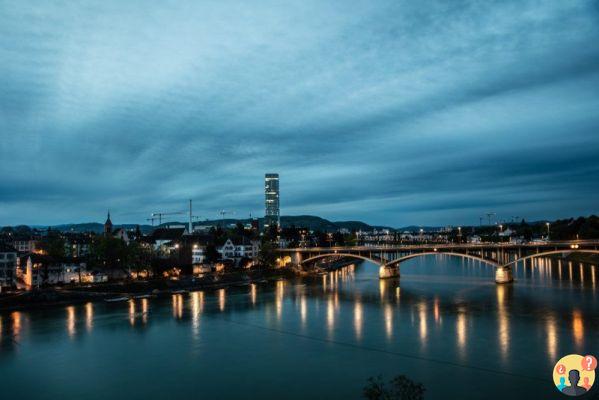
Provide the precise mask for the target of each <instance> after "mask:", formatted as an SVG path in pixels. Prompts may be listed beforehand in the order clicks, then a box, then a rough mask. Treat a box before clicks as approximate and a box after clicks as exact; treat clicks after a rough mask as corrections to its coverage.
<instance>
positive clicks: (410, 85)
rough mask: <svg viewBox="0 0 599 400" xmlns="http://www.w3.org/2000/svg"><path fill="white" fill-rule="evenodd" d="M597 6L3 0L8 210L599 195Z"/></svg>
mask: <svg viewBox="0 0 599 400" xmlns="http://www.w3.org/2000/svg"><path fill="white" fill-rule="evenodd" d="M598 4H599V3H597V2H596V1H576V0H573V1H524V0H517V1H513V2H509V1H497V2H490V1H489V2H478V1H476V2H475V1H472V2H460V1H397V0H393V1H388V2H387V1H371V0H365V1H351V2H347V1H323V0H302V1H292V2H285V1H272V2H270V1H255V2H254V1H252V2H250V1H243V0H219V1H196V0H193V1H192V0H189V1H185V0H176V1H170V2H169V1H160V2H148V1H120V0H119V1H107V0H102V1H93V2H92V1H77V2H73V1H28V0H18V1H17V0H0V135H1V140H0V225H9V224H17V223H28V224H54V223H67V222H84V221H101V220H103V218H104V216H105V213H106V210H107V209H110V210H111V211H112V214H113V216H114V218H113V221H114V222H115V223H122V222H135V223H141V222H145V219H146V218H148V217H149V214H150V213H151V212H153V211H161V210H165V211H173V210H181V209H184V208H185V207H186V201H187V199H190V198H191V199H194V205H195V209H196V210H195V211H196V214H198V215H200V216H202V217H203V218H215V217H217V216H218V214H217V212H218V210H219V209H223V208H224V209H227V210H234V211H235V212H236V216H238V217H246V216H247V215H248V214H249V213H250V212H252V213H253V214H254V215H257V216H262V215H263V214H264V211H263V201H264V200H263V197H264V195H263V190H264V186H263V179H264V173H265V172H279V173H280V175H281V208H282V214H284V215H298V214H314V215H320V216H323V217H325V218H329V219H332V220H347V219H360V220H364V221H366V222H370V223H378V224H386V225H392V226H402V225H408V224H477V223H478V222H479V216H480V215H483V214H484V213H485V212H487V211H493V212H496V213H497V214H498V215H499V216H500V218H505V219H507V220H509V219H511V217H512V216H524V217H526V218H527V219H530V220H533V219H541V218H557V217H565V216H577V215H588V214H591V213H597V212H599V207H598V206H599V175H598V174H599V162H598V157H599V6H598Z"/></svg>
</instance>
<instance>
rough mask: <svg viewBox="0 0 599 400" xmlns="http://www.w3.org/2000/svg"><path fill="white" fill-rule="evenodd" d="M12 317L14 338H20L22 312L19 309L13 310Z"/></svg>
mask: <svg viewBox="0 0 599 400" xmlns="http://www.w3.org/2000/svg"><path fill="white" fill-rule="evenodd" d="M11 318H12V337H13V339H14V340H18V339H19V337H20V336H21V313H20V312H19V311H13V313H12V314H11Z"/></svg>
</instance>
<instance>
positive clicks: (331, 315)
mask: <svg viewBox="0 0 599 400" xmlns="http://www.w3.org/2000/svg"><path fill="white" fill-rule="evenodd" d="M334 329H335V301H334V300H333V297H332V296H329V298H328V300H327V331H328V334H329V336H332V334H333V330H334Z"/></svg>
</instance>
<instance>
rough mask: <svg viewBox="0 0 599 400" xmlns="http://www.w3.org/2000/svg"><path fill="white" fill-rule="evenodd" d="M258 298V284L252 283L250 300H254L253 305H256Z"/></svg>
mask: <svg viewBox="0 0 599 400" xmlns="http://www.w3.org/2000/svg"><path fill="white" fill-rule="evenodd" d="M257 298H258V285H256V284H255V283H252V284H251V285H250V301H251V302H252V305H253V306H255V305H256V300H257Z"/></svg>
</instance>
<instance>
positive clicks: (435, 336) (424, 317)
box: [0, 258, 597, 370]
mask: <svg viewBox="0 0 599 400" xmlns="http://www.w3.org/2000/svg"><path fill="white" fill-rule="evenodd" d="M443 260H445V261H443V262H446V263H447V265H449V266H450V267H448V268H447V269H443V268H444V267H439V266H431V264H430V263H428V262H422V263H421V264H422V265H420V264H417V265H415V267H418V268H422V269H421V270H417V269H416V268H414V269H413V271H414V270H415V271H416V273H414V274H413V275H410V273H409V271H410V269H409V268H407V267H406V268H405V271H406V273H404V275H403V276H402V281H401V282H399V281H397V280H392V279H391V280H379V279H378V276H377V272H376V269H374V268H371V266H370V265H367V266H363V265H358V266H356V267H354V266H352V268H348V269H341V270H339V271H337V272H335V273H328V274H326V275H323V276H322V277H321V276H316V277H312V278H311V279H301V280H300V279H299V278H298V282H294V283H290V281H278V282H276V283H274V282H271V283H253V284H251V285H250V287H249V289H248V288H247V287H245V288H243V289H240V288H237V287H233V288H229V289H218V290H207V291H205V292H204V291H198V292H192V293H190V294H189V295H181V294H173V295H172V296H171V295H166V296H165V297H162V296H159V297H158V298H151V299H147V298H145V299H138V300H131V301H129V302H128V303H117V304H111V305H109V304H104V303H86V304H85V305H81V306H70V307H66V308H63V307H60V308H57V309H55V310H53V311H50V315H52V317H51V318H54V323H55V324H54V325H56V326H58V329H55V328H51V329H55V330H57V331H58V333H59V335H56V336H57V337H59V338H60V339H55V340H64V341H65V342H66V343H68V344H69V347H67V350H68V349H76V348H77V342H82V341H79V340H69V339H72V338H74V337H78V338H79V337H81V335H82V334H85V333H91V332H92V331H95V333H96V335H95V337H94V340H100V339H101V338H102V337H104V336H106V335H103V334H97V333H98V331H100V332H103V330H106V331H108V332H110V335H117V336H118V335H123V333H122V331H126V332H125V333H124V334H130V333H131V331H135V330H133V329H120V330H118V329H113V330H107V326H108V325H110V324H116V323H118V324H120V326H125V327H127V326H128V325H131V326H136V327H137V328H139V326H142V325H147V323H148V318H150V315H149V309H150V307H151V308H152V319H165V318H166V319H168V320H169V321H172V319H173V318H174V319H176V320H182V321H181V322H180V323H176V324H175V323H173V324H158V323H157V324H155V326H153V328H154V327H155V328H156V329H164V330H165V332H168V334H165V337H169V338H170V337H171V336H169V335H170V334H173V335H175V336H176V335H177V334H178V332H180V331H184V332H185V334H186V335H187V336H180V337H178V338H177V339H178V343H181V344H182V345H186V344H189V343H186V342H185V340H187V339H189V340H191V341H195V342H194V344H196V345H197V344H198V343H199V342H198V339H199V337H200V335H201V336H202V339H203V340H208V339H209V338H214V337H220V336H216V333H215V332H216V331H215V330H217V329H223V328H222V325H226V323H223V324H221V325H220V326H219V324H217V323H208V322H213V320H214V318H212V319H211V318H210V316H212V317H214V316H215V315H216V316H218V317H220V318H218V319H219V320H221V319H222V315H221V314H220V312H224V311H225V309H226V310H228V311H233V310H234V312H231V313H230V315H227V317H228V318H230V319H232V320H236V321H235V322H239V323H240V325H242V323H243V322H248V321H250V322H251V324H252V325H262V326H264V327H272V326H273V325H278V326H277V328H281V330H285V331H290V332H293V331H295V332H296V333H299V332H298V331H301V334H302V335H310V336H314V337H317V338H319V339H322V338H324V337H327V338H329V339H331V338H333V337H334V338H335V339H336V340H339V341H345V342H352V344H355V345H360V346H365V347H366V346H367V347H370V348H376V349H381V350H385V351H387V350H389V351H391V352H404V353H411V354H414V355H418V356H430V357H435V358H440V359H444V360H448V361H452V362H456V361H457V360H459V361H460V362H461V363H466V364H473V365H474V364H476V363H477V362H478V361H477V357H475V355H476V354H481V352H488V353H489V354H490V357H489V358H492V359H493V361H492V362H493V363H494V364H495V365H493V366H492V367H493V368H497V369H501V370H511V368H512V367H514V366H515V365H516V364H517V363H518V362H520V359H521V358H522V357H521V356H517V354H518V353H520V352H521V349H522V348H524V344H526V345H527V346H529V347H530V348H531V349H533V350H531V354H532V353H534V355H532V356H531V357H533V358H536V363H537V364H539V365H541V364H542V363H549V362H554V361H555V359H556V358H559V356H560V352H564V351H566V350H568V351H571V352H583V351H584V346H585V343H586V344H587V345H588V344H592V343H594V339H596V338H597V334H596V331H597V322H596V321H595V322H594V321H593V319H592V318H591V316H592V315H593V314H592V313H593V310H594V308H593V306H594V305H596V301H597V300H596V293H595V292H591V288H593V289H594V288H595V285H596V282H595V279H596V277H595V274H596V266H589V265H586V264H585V265H580V264H578V262H575V263H571V262H568V261H561V260H555V261H553V260H532V261H531V262H529V263H527V264H526V266H523V265H522V264H520V266H519V267H515V270H516V274H517V275H518V274H519V279H516V282H515V283H514V284H512V285H495V284H494V283H493V276H492V274H491V273H489V271H488V269H486V266H485V265H481V264H480V263H472V262H464V263H461V264H457V263H454V264H451V263H452V262H453V261H451V260H452V259H451V258H443ZM455 266H457V268H454V267H455ZM460 267H462V268H461V269H460ZM426 268H428V270H427V269H426ZM456 271H457V272H456ZM460 274H461V275H460ZM464 277H466V278H467V279H463V278H464ZM533 279H536V283H534V282H533ZM558 279H559V281H558ZM572 281H574V282H580V285H579V284H578V283H575V284H574V285H573V287H572V289H569V288H568V282H572ZM562 282H563V283H564V284H563V287H562V286H561V284H562ZM296 283H301V285H299V284H296ZM400 284H401V287H400V286H399V285H400ZM323 289H324V293H323ZM258 291H260V295H261V298H260V300H261V301H260V302H258V301H257V295H258ZM227 295H228V296H227ZM169 297H170V298H169ZM227 297H228V298H227ZM512 297H513V301H512ZM564 299H565V300H567V301H564ZM171 302H172V304H171ZM573 304H574V305H575V306H573ZM171 307H172V316H171ZM575 307H576V308H575ZM531 310H535V311H538V312H535V313H531ZM548 310H549V311H548ZM52 313H54V314H52ZM111 313H114V314H115V315H117V316H118V317H117V318H111V319H103V317H104V315H110V314H111ZM244 313H245V315H247V316H249V317H248V318H245V317H244ZM184 314H186V315H185V317H187V315H189V318H183V317H184ZM28 316H32V319H31V320H27V319H26V318H28ZM78 316H79V318H80V321H77V317H78ZM275 317H276V321H275ZM202 318H203V319H202ZM228 318H227V319H228ZM410 318H412V319H411V321H410ZM429 318H430V321H429ZM454 318H455V319H454ZM28 321H31V323H33V322H35V323H36V324H38V323H39V324H41V325H42V326H43V324H44V323H47V322H46V321H47V320H46V321H45V320H44V319H43V318H40V317H38V316H37V315H36V314H35V312H32V313H29V312H13V313H10V314H4V315H0V339H3V349H4V348H5V347H8V346H16V345H12V344H10V343H12V342H9V341H8V340H7V339H8V338H10V337H12V338H15V339H18V338H20V337H21V339H23V341H24V342H25V345H26V346H32V348H33V347H34V346H35V342H36V341H41V339H39V338H38V337H36V335H38V336H40V335H39V334H38V333H36V332H38V331H40V330H38V329H29V328H30V325H29V322H28ZM99 321H102V323H99ZM77 322H79V325H77ZM84 322H85V325H84ZM217 322H219V323H220V321H217ZM273 322H276V324H273ZM429 322H432V325H429ZM187 324H189V325H187ZM227 326H228V325H227ZM231 326H232V327H231V330H233V331H235V333H236V334H238V333H239V332H238V331H236V330H235V329H236V328H235V327H233V325H231ZM65 327H66V333H67V335H65ZM181 327H184V329H183V330H182V329H181ZM23 328H25V329H23ZM36 328H37V327H36ZM190 328H191V331H190ZM308 328H309V329H308ZM402 328H405V331H402V330H401V329H402ZM475 328H476V331H475V330H474V329H475ZM585 328H586V329H585ZM169 329H170V331H168V330H169ZM227 329H228V328H227ZM244 329H252V328H244ZM257 332H259V331H257ZM400 332H401V334H400ZM221 334H224V335H228V334H229V333H228V331H227V332H224V333H223V332H221V331H218V335H221ZM259 334H260V333H257V335H259ZM23 336H25V337H23ZM32 338H33V339H32ZM514 338H517V339H518V340H515V341H514V340H513V339H514ZM115 341H116V340H115ZM173 342H174V341H173ZM257 342H260V340H258V341H257ZM356 342H358V343H356ZM32 343H33V344H32ZM560 350H561V351H560ZM208 351H209V350H208ZM264 351H266V352H268V349H266V350H264ZM510 352H511V353H510ZM520 354H521V353H520ZM468 355H471V356H472V357H471V358H469V357H468ZM515 355H516V356H515ZM268 356H270V355H268ZM491 356H492V357H491ZM99 357H102V355H101V354H100V355H99ZM539 359H542V362H539ZM542 366H544V364H542ZM549 368H551V366H549Z"/></svg>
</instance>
